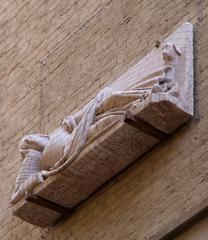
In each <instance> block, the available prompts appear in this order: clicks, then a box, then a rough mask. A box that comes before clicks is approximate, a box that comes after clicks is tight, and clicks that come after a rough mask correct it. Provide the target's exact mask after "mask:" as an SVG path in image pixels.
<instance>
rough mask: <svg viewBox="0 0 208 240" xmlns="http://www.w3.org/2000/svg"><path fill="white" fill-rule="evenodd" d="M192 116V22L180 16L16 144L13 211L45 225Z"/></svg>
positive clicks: (26, 219)
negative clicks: (118, 69)
mask: <svg viewBox="0 0 208 240" xmlns="http://www.w3.org/2000/svg"><path fill="white" fill-rule="evenodd" d="M192 117H193V28H192V25H191V24H190V23H185V24H183V25H182V26H181V27H180V28H179V29H178V30H176V31H175V32H174V33H172V34H171V35H170V36H169V37H168V38H167V39H166V40H164V41H163V43H162V44H161V46H159V47H158V48H154V49H153V50H152V51H150V52H149V53H148V54H147V55H146V56H145V57H144V58H142V59H141V60H140V61H139V62H137V63H136V64H135V65H134V66H133V67H132V68H130V69H129V70H128V71H127V72H126V73H124V74H122V75H121V76H120V77H119V78H118V79H116V80H115V81H113V82H112V83H111V84H110V85H109V86H107V87H105V88H104V89H102V90H101V91H100V92H98V94H97V95H96V96H95V98H94V99H92V100H91V101H90V102H89V103H88V104H87V105H85V106H84V107H83V108H82V109H81V110H80V111H78V112H77V113H75V114H74V115H72V116H68V117H66V118H65V119H64V120H63V121H62V122H61V124H60V126H59V127H58V128H57V129H56V130H55V131H54V132H52V133H50V134H48V135H44V134H31V135H27V136H25V137H23V139H22V140H21V142H20V144H19V151H20V154H21V160H22V168H21V170H20V172H19V174H18V177H17V179H16V187H15V190H14V193H13V194H12V198H11V203H12V211H13V214H14V215H15V216H18V217H20V218H21V219H23V220H25V221H27V222H30V223H32V224H35V225H38V226H41V227H47V226H49V225H51V224H53V223H54V222H56V221H57V219H58V218H59V217H60V216H62V215H63V214H64V213H65V212H66V211H68V209H71V208H73V207H75V206H76V205H77V204H79V203H80V202H82V201H84V200H85V199H87V198H88V197H89V196H90V195H91V194H92V193H93V192H94V191H96V190H97V189H98V188H99V187H100V186H102V185H103V184H104V183H105V182H106V181H108V180H109V179H110V178H112V177H113V176H115V174H117V173H118V172H120V171H121V170H122V169H124V168H125V167H127V166H128V165H129V164H130V163H132V162H133V161H135V160H136V159H138V158H139V157H141V156H143V154H144V153H146V152H148V151H149V150H150V149H152V147H153V146H155V145H156V144H157V143H159V142H160V141H161V140H164V139H165V137H166V136H167V135H168V134H170V133H172V132H174V131H175V130H176V129H177V128H178V127H180V126H181V125H183V124H184V123H186V122H187V121H189V120H190V119H191V118H192Z"/></svg>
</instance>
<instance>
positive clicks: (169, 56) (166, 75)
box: [152, 43, 181, 97]
mask: <svg viewBox="0 0 208 240" xmlns="http://www.w3.org/2000/svg"><path fill="white" fill-rule="evenodd" d="M180 55H181V52H180V50H179V48H178V47H176V46H175V44H173V43H166V44H165V45H164V46H163V48H162V57H163V60H164V65H165V66H164V70H163V76H162V77H160V78H158V83H157V84H155V85H154V86H153V88H152V92H153V93H160V92H169V94H171V95H173V96H175V97H178V96H179V91H178V85H177V83H176V82H175V76H174V75H175V68H176V66H177V63H178V57H179V56H180Z"/></svg>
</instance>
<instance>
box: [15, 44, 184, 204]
mask: <svg viewBox="0 0 208 240" xmlns="http://www.w3.org/2000/svg"><path fill="white" fill-rule="evenodd" d="M180 56H181V52H180V50H179V49H178V47H177V46H175V44H173V43H166V44H164V46H163V48H162V57H163V60H164V66H163V67H162V69H159V70H158V69H157V71H156V72H155V76H154V77H151V76H152V75H154V73H151V76H150V78H149V76H148V75H147V76H145V78H144V79H145V80H144V81H142V82H141V81H139V82H138V83H135V85H134V86H132V87H131V88H130V89H127V90H123V91H116V89H110V88H104V89H103V90H101V91H100V92H99V93H98V95H97V96H96V97H95V99H94V100H93V101H92V102H91V103H90V104H89V105H88V106H87V108H86V109H83V110H81V111H80V112H79V113H78V114H75V116H69V117H67V118H66V119H64V120H63V122H62V123H61V126H60V127H59V129H58V130H57V131H55V133H52V134H51V135H43V134H32V135H28V136H25V137H24V138H23V139H22V140H21V142H20V144H19V150H20V153H21V157H22V159H23V164H22V169H21V171H20V173H19V175H18V177H17V180H16V188H15V192H14V194H13V197H12V203H15V202H16V201H17V200H18V199H19V198H21V197H22V194H25V193H26V192H27V191H31V190H32V189H33V188H34V187H35V186H36V185H37V184H39V183H40V182H42V181H44V178H47V177H48V176H50V175H54V174H57V173H59V172H61V171H63V169H65V168H66V167H68V166H69V165H70V164H71V163H72V162H73V161H74V160H75V159H76V157H77V156H78V154H79V153H80V151H81V149H82V148H83V147H84V145H85V144H86V142H87V141H90V140H91V139H92V138H95V137H96V135H99V134H100V133H101V132H102V133H103V130H104V129H108V128H109V127H112V126H113V124H114V123H115V122H116V121H119V120H120V119H121V118H122V117H123V116H124V115H125V113H126V111H127V110H130V109H131V107H132V106H133V103H134V102H135V101H138V100H140V101H141V102H142V101H144V100H145V99H146V98H147V97H149V96H150V95H151V94H152V93H167V94H172V95H173V96H175V97H178V96H179V89H178V86H177V83H176V82H175V78H174V73H175V68H176V67H177V62H178V58H179V57H180Z"/></svg>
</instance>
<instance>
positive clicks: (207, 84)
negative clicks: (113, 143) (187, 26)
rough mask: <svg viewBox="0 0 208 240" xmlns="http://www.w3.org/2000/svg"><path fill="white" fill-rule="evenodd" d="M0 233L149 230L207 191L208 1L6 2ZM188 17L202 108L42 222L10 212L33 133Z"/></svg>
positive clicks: (1, 42)
mask: <svg viewBox="0 0 208 240" xmlns="http://www.w3.org/2000/svg"><path fill="white" fill-rule="evenodd" d="M0 5H1V9H0V79H1V80H0V81H1V85H0V104H1V108H0V115H1V118H0V136H1V139H0V141H1V144H0V176H1V184H0V193H1V199H0V226H1V230H0V238H1V239H3V240H13V239H15V240H19V239H21V240H28V239H47V240H51V239H57V240H58V239H61V240H65V239H70V240H78V239H79V240H90V239H93V240H94V239H95V240H96V239H99V240H105V239H108V240H109V239H113V240H114V239H116V240H123V239H128V240H134V239H149V237H151V236H154V234H155V233H157V232H158V231H159V230H160V229H162V228H163V227H165V226H166V224H167V223H168V222H170V221H176V220H177V218H178V217H180V216H181V215H182V214H183V213H184V212H186V211H188V210H189V209H191V207H192V206H193V205H195V206H196V205H197V204H199V203H200V202H201V201H202V200H204V199H205V198H206V197H207V193H208V187H207V181H208V178H207V171H208V160H207V159H208V154H207V150H208V145H207V140H208V128H207V124H208V114H207V105H208V79H207V78H208V62H207V59H208V30H207V24H208V2H207V1H206V0H174V1H173V0H155V1H151V0H102V1H101V0H97V1H94V0H77V1H75V0H72V1H68V0H38V1H37V0H27V1H25V0H24V1H23V0H17V1H14V0H8V1H5V0H1V1H0ZM185 21H191V22H192V23H193V25H194V30H195V76H196V81H197V82H196V88H197V92H196V96H197V106H196V111H197V116H198V115H199V118H200V120H193V121H192V122H191V123H190V124H188V125H186V126H185V127H184V128H183V129H181V130H180V131H178V132H177V133H176V134H174V135H173V136H172V138H171V139H170V140H169V141H168V142H166V143H165V144H163V145H160V146H159V147H157V148H156V149H155V150H153V151H152V152H150V153H149V154H148V155H146V156H145V157H144V158H143V160H140V161H139V162H137V163H135V164H134V165H133V166H131V167H130V168H129V169H128V170H126V171H125V172H123V173H122V174H121V175H119V176H118V177H117V178H115V179H114V180H112V181H111V182H110V183H109V184H108V185H107V186H105V187H104V188H103V189H101V190H100V191H99V192H98V193H97V194H95V195H94V196H93V197H92V198H91V199H89V200H88V201H87V202H85V203H84V204H82V205H81V206H80V207H78V208H77V209H76V210H75V212H74V214H73V215H72V216H71V217H70V218H69V219H68V220H67V221H65V222H64V223H62V224H60V225H57V226H56V227H54V228H52V229H47V230H40V229H39V228H37V227H34V226H32V225H29V224H28V223H25V222H22V221H21V220H19V219H17V218H14V217H12V216H11V209H10V207H9V197H10V194H11V192H12V189H13V187H14V182H15V177H16V175H17V172H18V170H19V167H20V162H19V155H18V151H17V146H18V142H19V140H20V138H21V137H22V136H23V135H24V134H27V133H32V132H33V133H34V132H43V133H44V132H45V133H47V132H49V131H51V130H53V129H54V128H56V127H57V125H58V124H59V122H60V121H61V119H62V118H63V117H65V116H66V115H67V114H70V113H73V112H75V111H77V110H78V109H79V108H81V107H82V106H83V105H84V104H86V103H87V102H88V101H89V100H90V99H91V98H92V97H93V96H95V94H96V92H97V91H98V90H99V89H100V88H101V87H103V86H106V85H107V84H108V83H110V82H112V81H113V80H114V79H116V78H117V77H118V76H120V75H121V74H122V73H124V72H125V71H126V70H127V69H128V68H129V67H131V66H132V65H134V63H136V62H137V61H138V60H139V59H141V58H142V57H143V56H144V55H145V54H146V53H147V52H148V51H150V50H151V49H152V48H153V47H154V42H155V41H156V40H157V39H159V40H162V39H163V38H165V37H166V36H168V35H169V34H170V33H171V32H172V31H174V30H175V29H177V27H179V26H180V25H181V24H183V23H184V22H185Z"/></svg>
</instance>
